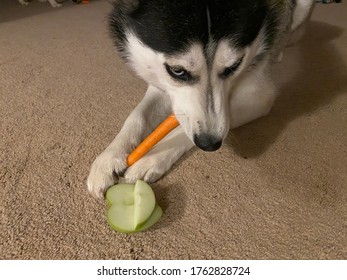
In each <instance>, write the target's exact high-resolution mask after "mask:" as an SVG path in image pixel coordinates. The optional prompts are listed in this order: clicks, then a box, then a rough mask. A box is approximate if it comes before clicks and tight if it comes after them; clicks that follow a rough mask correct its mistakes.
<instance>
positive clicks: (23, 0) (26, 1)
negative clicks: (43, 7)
mask: <svg viewBox="0 0 347 280" xmlns="http://www.w3.org/2000/svg"><path fill="white" fill-rule="evenodd" d="M31 1H33V0H18V2H19V3H21V4H22V5H23V6H25V5H28V4H29V2H31ZM39 1H40V2H47V0H39ZM48 2H49V4H51V6H52V7H53V8H59V7H61V6H62V4H60V3H58V2H57V1H55V0H48Z"/></svg>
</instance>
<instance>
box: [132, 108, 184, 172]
mask: <svg viewBox="0 0 347 280" xmlns="http://www.w3.org/2000/svg"><path fill="white" fill-rule="evenodd" d="M178 125H179V122H178V120H177V119H176V117H175V116H174V115H173V114H172V115H170V116H169V117H168V118H167V119H166V120H164V121H163V122H162V123H161V124H160V125H159V126H158V127H157V128H156V129H155V130H154V131H153V132H152V133H151V134H150V135H149V136H147V138H146V139H145V140H143V141H142V143H141V144H140V145H139V146H138V147H137V148H136V149H135V150H134V151H133V152H132V153H131V154H130V155H129V156H128V159H127V163H128V166H131V165H133V164H134V163H135V162H136V161H138V160H139V159H140V158H142V157H143V156H144V155H145V154H147V153H148V152H149V150H150V149H152V148H153V146H154V145H155V144H157V143H158V142H159V141H160V140H161V139H163V138H164V137H165V136H166V135H168V134H169V133H170V132H171V131H172V130H173V129H174V128H176V127H177V126H178Z"/></svg>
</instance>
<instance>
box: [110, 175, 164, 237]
mask: <svg viewBox="0 0 347 280" xmlns="http://www.w3.org/2000/svg"><path fill="white" fill-rule="evenodd" d="M136 184H137V190H136V185H133V184H118V185H115V186H113V187H111V188H109V190H108V191H107V193H106V205H107V222H108V224H109V225H110V226H111V228H112V229H114V230H116V231H118V232H122V233H136V232H140V231H144V230H146V229H148V228H149V227H151V226H153V225H154V224H155V223H156V222H157V221H158V220H159V219H160V218H161V216H162V215H163V211H162V209H161V207H160V206H159V205H158V204H157V203H156V202H155V196H154V193H153V190H152V188H151V187H150V186H149V185H148V184H147V183H145V182H143V181H140V180H138V181H137V182H136ZM135 221H136V222H135Z"/></svg>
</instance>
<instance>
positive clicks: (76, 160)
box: [0, 0, 347, 259]
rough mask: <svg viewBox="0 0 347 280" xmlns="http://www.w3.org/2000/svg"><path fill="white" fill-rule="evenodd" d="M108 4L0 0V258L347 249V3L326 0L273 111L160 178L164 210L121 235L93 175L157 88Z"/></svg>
mask: <svg viewBox="0 0 347 280" xmlns="http://www.w3.org/2000/svg"><path fill="white" fill-rule="evenodd" d="M110 9H111V5H110V4H109V2H108V1H91V3H90V4H89V5H76V4H74V3H72V2H65V3H64V6H63V7H62V8H59V9H53V8H51V7H50V6H49V4H47V3H46V4H43V3H40V2H38V1H37V2H36V1H34V2H32V3H31V4H30V5H29V6H27V7H21V6H20V5H19V4H18V3H17V1H12V0H11V1H9V0H7V1H1V4H0V120H1V121H0V128H1V133H0V184H1V187H0V196H1V202H0V214H1V219H0V259H345V258H347V237H346V236H347V235H346V233H347V224H346V221H347V143H346V142H347V112H346V110H347V109H346V108H347V94H346V93H347V68H346V63H347V33H346V30H345V27H346V26H347V17H346V15H347V3H346V1H345V3H343V4H331V5H322V4H319V5H317V6H316V9H315V11H314V14H313V19H312V22H311V24H310V26H309V30H308V34H307V36H306V38H305V39H304V40H303V41H302V42H301V43H300V44H299V45H297V46H295V47H291V48H288V49H287V50H286V52H285V54H284V59H283V61H282V63H281V64H278V65H276V67H275V74H274V75H275V77H276V81H277V84H278V87H279V89H280V92H281V95H280V97H279V98H278V100H277V102H276V104H275V107H274V108H273V110H272V112H271V114H270V115H269V116H267V117H265V118H262V119H259V120H257V121H255V122H253V123H251V124H248V125H246V126H243V127H241V128H238V129H236V130H234V131H232V132H230V135H229V136H228V138H227V140H226V141H225V143H224V144H223V146H222V148H221V149H220V150H219V151H217V152H214V153H205V152H203V151H200V150H198V149H193V150H192V151H191V152H189V153H188V154H187V155H185V156H184V157H183V158H182V159H181V160H180V161H179V162H178V163H177V165H175V166H174V168H173V169H172V170H171V171H170V172H169V173H168V174H167V175H166V176H165V177H164V178H163V179H161V180H160V181H158V182H157V183H155V184H153V189H154V191H155V193H156V196H157V200H158V201H159V204H160V205H162V206H163V209H164V216H163V217H162V219H161V220H160V222H159V223H158V224H156V225H155V226H154V227H153V228H152V229H151V230H149V231H146V232H143V233H138V234H134V235H126V234H120V233H117V232H115V231H113V230H111V229H110V227H109V226H108V225H107V223H106V216H105V208H106V207H105V203H104V201H98V200H96V199H94V198H93V197H91V196H90V195H89V193H88V192H87V190H86V183H85V182H86V178H87V176H88V172H89V168H90V165H91V163H92V162H93V160H94V159H95V157H96V156H97V155H98V154H99V153H100V152H101V151H102V150H103V149H104V148H105V147H106V146H107V145H108V144H109V143H110V142H111V141H112V139H113V138H114V136H115V135H116V133H117V131H119V129H120V128H121V126H122V124H123V122H124V120H125V119H126V116H127V115H128V114H129V113H130V112H131V111H132V109H133V108H134V107H135V106H136V104H137V103H138V102H139V101H140V100H141V98H142V96H143V93H144V92H145V90H146V85H145V83H144V82H143V81H141V80H139V79H138V78H137V77H136V76H135V75H133V73H132V72H131V71H130V70H129V69H128V68H127V67H126V66H124V65H123V64H122V62H121V60H120V59H119V58H118V56H117V55H116V52H115V48H114V47H113V45H112V42H111V40H110V38H109V35H108V31H107V19H106V18H107V14H108V13H109V11H110Z"/></svg>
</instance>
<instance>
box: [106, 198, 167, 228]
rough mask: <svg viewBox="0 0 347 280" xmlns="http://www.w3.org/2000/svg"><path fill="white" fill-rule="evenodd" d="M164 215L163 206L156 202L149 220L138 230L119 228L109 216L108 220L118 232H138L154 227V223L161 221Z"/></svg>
mask: <svg viewBox="0 0 347 280" xmlns="http://www.w3.org/2000/svg"><path fill="white" fill-rule="evenodd" d="M162 215H163V210H162V209H161V207H160V206H159V205H158V204H156V205H155V207H154V210H153V213H152V215H151V216H150V217H149V218H148V220H147V221H146V222H145V223H144V224H143V225H142V226H141V227H140V228H138V229H136V230H126V229H123V228H119V227H118V226H117V225H115V224H113V223H112V222H111V221H110V219H109V217H107V222H108V224H109V225H110V227H111V228H112V229H114V230H116V231H118V232H121V233H128V234H131V233H138V232H141V231H145V230H147V229H149V228H150V227H152V226H153V225H154V224H156V223H157V222H158V221H159V219H160V218H161V217H162Z"/></svg>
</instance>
